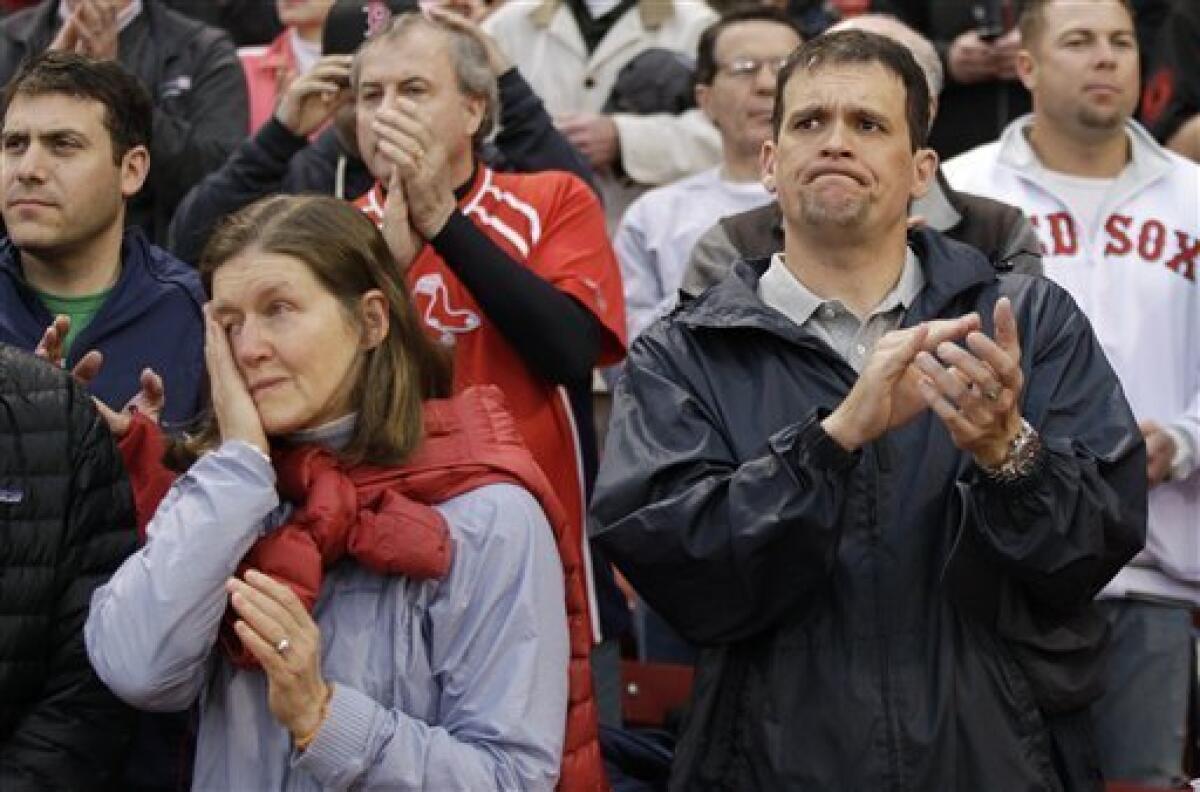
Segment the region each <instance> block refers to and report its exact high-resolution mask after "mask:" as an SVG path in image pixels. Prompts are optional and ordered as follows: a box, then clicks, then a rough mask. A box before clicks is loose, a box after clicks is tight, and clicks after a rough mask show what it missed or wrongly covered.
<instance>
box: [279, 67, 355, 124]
mask: <svg viewBox="0 0 1200 792" xmlns="http://www.w3.org/2000/svg"><path fill="white" fill-rule="evenodd" d="M353 60H354V58H353V56H351V55H326V56H324V57H323V58H321V59H320V60H318V61H317V63H316V65H315V66H313V68H312V69H311V70H310V71H309V72H308V73H307V74H305V75H304V76H303V77H297V78H295V79H293V80H291V82H289V83H288V86H287V88H286V90H284V91H282V92H281V93H280V97H279V104H278V105H277V106H276V108H275V118H276V120H278V121H279V123H281V124H283V125H284V126H285V127H287V129H288V131H289V132H291V133H292V134H293V135H296V136H297V137H308V136H309V135H311V134H312V133H313V132H316V131H317V130H318V129H320V128H321V127H322V125H324V124H325V123H326V122H327V121H328V120H329V119H330V118H332V117H333V114H334V113H335V112H336V111H337V109H338V108H339V107H341V106H342V105H344V104H346V103H347V102H349V101H351V100H352V98H353V96H352V94H351V92H350V87H349V86H350V65H351V63H352V62H353Z"/></svg>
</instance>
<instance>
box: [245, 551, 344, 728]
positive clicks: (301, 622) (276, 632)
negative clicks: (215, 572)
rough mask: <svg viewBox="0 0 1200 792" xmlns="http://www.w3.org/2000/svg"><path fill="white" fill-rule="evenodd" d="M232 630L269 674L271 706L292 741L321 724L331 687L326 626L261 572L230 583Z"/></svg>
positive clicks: (252, 571)
mask: <svg viewBox="0 0 1200 792" xmlns="http://www.w3.org/2000/svg"><path fill="white" fill-rule="evenodd" d="M225 589H226V591H228V592H229V595H230V602H231V603H232V604H233V609H234V611H235V612H236V613H237V615H238V621H236V622H234V625H233V629H234V632H236V633H237V636H238V638H240V639H241V641H242V645H243V646H245V647H246V649H248V650H249V651H250V654H252V655H254V658H255V659H256V660H258V662H259V664H260V665H261V666H262V669H263V671H264V672H266V675H267V705H268V706H269V707H270V709H271V714H272V715H274V716H275V719H276V720H277V721H279V722H280V723H281V724H282V725H283V726H284V728H286V729H287V730H288V731H289V732H291V734H292V737H293V739H297V738H311V737H312V736H313V735H314V734H316V732H317V730H318V729H319V728H320V726H321V715H322V711H323V710H324V708H325V701H326V699H327V698H328V697H329V686H328V684H327V683H326V682H325V679H324V678H323V677H322V676H321V630H320V628H319V627H317V623H316V622H314V621H313V618H312V616H310V615H309V613H308V610H306V609H305V607H304V603H302V602H301V601H300V598H299V597H297V596H296V594H295V592H293V591H292V590H291V589H290V588H288V587H287V586H285V585H283V584H282V583H279V582H278V581H275V580H273V579H271V578H270V577H268V576H267V575H264V574H262V573H261V572H258V571H256V570H253V569H252V570H250V571H248V572H247V573H246V576H245V579H244V580H238V579H237V578H230V579H229V580H228V581H227V582H226V584H225Z"/></svg>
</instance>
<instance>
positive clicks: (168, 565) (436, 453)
mask: <svg viewBox="0 0 1200 792" xmlns="http://www.w3.org/2000/svg"><path fill="white" fill-rule="evenodd" d="M393 269H394V264H393V263H392V260H391V254H390V252H389V250H388V247H387V245H386V243H385V242H384V240H383V238H382V237H381V236H380V234H379V232H378V231H377V230H376V229H375V227H374V225H373V224H372V223H371V222H370V221H369V220H367V219H366V217H364V216H363V215H362V214H361V213H359V212H358V211H356V210H355V209H354V208H353V207H351V206H350V205H349V204H346V203H344V202H342V201H338V200H335V199H331V198H317V197H309V198H288V197H277V198H270V199H267V200H265V201H263V202H260V203H257V204H254V205H252V206H250V207H249V208H247V209H246V210H244V211H243V212H241V213H239V214H238V215H235V216H234V217H233V218H232V220H231V221H230V222H228V223H227V224H226V225H225V226H224V227H222V228H221V229H219V230H218V232H217V233H216V234H215V235H214V237H213V239H212V241H211V242H210V244H209V246H208V248H207V250H206V253H205V256H204V257H203V259H202V261H201V272H202V275H203V278H204V280H205V282H206V286H207V288H208V289H209V292H210V294H211V296H212V301H211V302H210V303H209V305H208V306H207V309H206V310H207V320H206V321H207V347H206V358H207V366H208V375H209V378H210V380H211V385H212V410H211V419H210V422H209V423H208V425H207V426H205V427H204V428H203V430H202V431H201V432H200V433H199V434H198V435H196V436H194V437H192V438H190V439H189V440H188V442H187V444H186V446H185V447H184V448H183V449H182V452H183V454H184V455H186V456H188V457H190V466H188V467H187V469H186V472H184V473H183V474H182V475H180V476H179V478H178V479H177V480H175V482H174V484H173V485H171V487H170V490H169V491H168V492H166V494H165V497H163V498H162V501H161V503H160V504H159V505H158V508H157V511H156V512H155V513H154V516H153V519H151V520H150V522H149V525H148V527H147V530H146V543H145V545H144V547H143V548H142V549H141V550H140V551H138V552H137V553H136V554H135V555H134V556H132V557H130V559H129V560H128V561H127V562H126V563H125V564H124V565H123V566H122V567H121V568H120V569H119V570H118V571H117V573H116V574H115V575H114V576H113V578H112V579H111V581H110V582H109V583H108V584H107V585H105V586H104V587H103V588H102V589H100V590H98V591H97V593H96V595H95V596H94V598H93V600H92V607H91V612H90V615H89V618H88V622H87V626H86V629H85V635H86V640H87V648H88V655H89V657H90V659H91V661H92V664H93V665H94V667H95V668H96V671H97V673H98V674H99V675H100V677H101V679H103V681H104V682H105V683H106V684H107V685H108V686H109V687H110V688H111V689H112V690H113V691H114V692H115V693H116V694H117V695H118V696H120V697H121V698H123V699H125V700H126V701H127V702H129V703H130V704H132V705H134V706H136V707H139V708H142V709H148V710H179V709H184V708H186V707H188V706H189V705H190V704H192V703H193V702H194V701H197V700H198V701H199V709H200V715H201V717H200V728H199V739H198V745H197V754H196V765H195V772H194V776H193V788H194V789H198V790H215V789H254V790H264V791H265V790H281V789H288V790H309V789H312V790H316V789H324V788H337V789H344V788H347V787H351V786H353V787H354V788H356V789H387V790H418V789H427V790H451V789H454V790H458V789H470V790H476V789H478V790H483V789H514V790H515V789H520V790H543V789H552V788H553V787H554V785H555V781H556V778H557V776H558V773H559V761H560V756H561V751H562V743H563V734H564V725H565V721H566V711H567V699H568V674H567V668H568V655H569V652H568V626H567V618H566V610H565V606H564V584H563V568H562V565H561V563H560V560H559V556H558V554H557V552H556V548H555V530H552V525H554V526H555V528H559V527H561V525H562V523H563V519H562V514H561V507H560V506H559V505H558V503H557V501H555V500H554V497H553V495H552V494H550V489H549V486H548V485H547V483H546V481H545V478H544V476H543V475H542V474H541V472H540V470H538V469H537V467H536V465H534V463H533V462H532V458H531V457H530V456H529V454H528V452H527V451H526V450H525V449H524V447H523V446H522V445H521V444H520V441H519V439H518V435H517V433H516V429H515V427H514V425H513V423H512V420H511V418H509V416H508V415H507V413H506V412H504V410H503V408H502V407H501V406H499V397H498V395H497V394H496V392H495V391H494V390H492V389H486V388H485V389H476V390H468V391H465V392H463V393H462V394H459V395H458V396H455V397H454V398H444V397H445V396H446V394H447V393H448V392H449V383H450V376H449V371H448V369H447V367H446V365H445V363H444V359H443V357H442V356H441V355H440V354H439V351H438V350H437V349H436V348H435V347H433V346H431V344H430V342H429V341H427V340H426V338H425V336H424V334H423V333H422V331H421V329H420V326H419V323H418V318H417V317H416V315H415V312H414V310H413V307H412V304H411V302H410V301H409V298H408V295H407V294H406V293H405V290H404V287H403V285H402V283H401V282H400V281H399V280H396V279H394V278H392V277H390V275H389V273H390V272H391V271H392V270H393ZM168 387H169V383H168ZM116 415H117V416H118V417H121V416H119V414H116ZM148 425H149V427H150V428H149V429H147V426H148ZM114 428H115V429H116V430H118V431H121V432H124V433H125V437H124V438H123V439H122V444H123V445H128V441H129V440H130V438H131V436H135V435H138V434H139V433H140V434H141V440H139V441H138V442H140V443H141V444H142V445H143V446H144V447H147V448H151V447H153V446H154V442H151V441H148V440H147V439H146V438H147V437H151V436H155V432H154V430H153V427H152V424H150V422H149V420H148V419H146V418H145V417H144V416H142V415H138V416H137V417H135V418H134V420H133V421H132V422H129V421H127V420H126V421H118V422H115V423H114ZM160 442H161V441H160ZM159 447H160V448H161V445H160V446H159ZM177 451H178V449H177ZM123 453H124V454H125V457H126V460H127V462H129V461H130V460H131V456H130V452H129V449H128V448H123ZM175 456H179V454H178V453H176V454H175ZM145 459H146V455H145V453H143V454H142V460H143V461H142V462H139V461H138V456H137V454H134V455H133V457H132V463H131V478H134V479H135V480H137V479H139V478H140V479H141V480H142V485H144V473H145V472H146V469H147V468H153V467H154V462H153V461H151V462H150V463H145ZM152 472H153V471H152Z"/></svg>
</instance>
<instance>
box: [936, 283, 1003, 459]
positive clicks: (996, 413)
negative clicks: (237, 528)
mask: <svg viewBox="0 0 1200 792" xmlns="http://www.w3.org/2000/svg"><path fill="white" fill-rule="evenodd" d="M993 318H994V321H995V327H996V337H995V339H991V338H988V337H987V336H986V335H984V334H983V333H981V332H979V331H978V330H976V331H973V332H971V333H969V334H968V335H967V338H966V342H967V348H966V349H963V348H962V347H961V346H959V345H957V344H951V343H941V344H938V345H937V346H936V347H935V352H936V357H935V355H934V354H931V353H930V352H928V351H924V352H921V353H920V354H918V355H917V357H916V361H915V363H916V368H917V369H919V370H920V371H921V373H922V374H923V375H924V376H923V377H922V378H921V380H920V383H919V386H920V389H921V394H922V396H923V397H924V400H925V403H926V404H927V405H928V406H929V407H930V408H931V409H932V410H933V411H934V413H936V414H937V416H938V417H939V418H941V420H942V423H944V424H945V426H946V428H947V429H948V430H949V432H950V437H951V439H952V440H953V441H954V445H955V446H957V447H958V448H960V449H962V450H963V451H967V452H968V453H970V454H972V455H974V457H975V460H976V462H977V463H978V464H980V465H981V466H983V467H985V468H993V467H996V466H997V465H999V464H1000V463H1001V462H1003V461H1004V459H1005V458H1006V456H1007V454H1008V448H1009V442H1010V441H1011V440H1012V439H1013V437H1015V436H1016V434H1017V432H1018V431H1019V430H1020V428H1021V412H1020V403H1021V390H1022V388H1023V386H1024V382H1025V378H1024V374H1023V373H1022V372H1021V341H1020V338H1019V336H1018V333H1017V320H1016V317H1015V315H1014V314H1013V307H1012V302H1011V301H1010V300H1009V299H1008V298H1007V297H1002V298H1000V300H998V301H997V302H996V307H995V309H994V312H993Z"/></svg>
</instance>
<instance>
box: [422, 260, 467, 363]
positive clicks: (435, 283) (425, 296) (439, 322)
mask: <svg viewBox="0 0 1200 792" xmlns="http://www.w3.org/2000/svg"><path fill="white" fill-rule="evenodd" d="M413 302H414V303H415V304H416V306H417V310H418V311H419V312H420V314H421V318H422V319H423V320H424V322H425V324H426V325H427V326H429V327H431V328H433V329H434V330H436V331H437V332H438V334H439V340H440V341H441V342H442V343H443V344H445V345H446V346H453V345H454V337H455V336H456V335H462V334H464V333H470V332H471V331H473V330H478V329H479V325H480V324H482V321H481V320H480V318H479V314H477V313H475V312H474V311H472V310H471V309H469V308H456V307H455V306H454V305H452V304H451V299H450V290H449V288H447V286H446V281H444V280H443V279H442V276H441V275H440V274H439V273H436V272H431V273H429V274H427V275H422V276H421V277H419V278H417V282H416V283H415V284H413Z"/></svg>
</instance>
